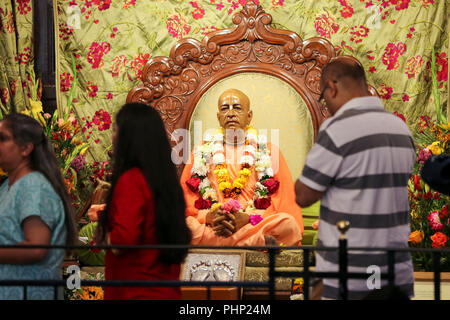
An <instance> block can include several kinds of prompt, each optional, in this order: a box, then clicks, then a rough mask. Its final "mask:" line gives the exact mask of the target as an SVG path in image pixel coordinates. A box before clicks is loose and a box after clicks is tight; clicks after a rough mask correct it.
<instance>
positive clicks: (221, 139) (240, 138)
mask: <svg viewBox="0 0 450 320" xmlns="http://www.w3.org/2000/svg"><path fill="white" fill-rule="evenodd" d="M252 116H253V112H252V110H251V109H250V101H249V98H248V97H247V96H246V95H245V94H244V93H242V92H241V91H239V90H236V89H229V90H226V91H225V92H224V93H223V94H222V95H221V96H220V98H219V103H218V112H217V118H218V120H219V124H220V126H221V129H219V130H217V132H216V133H215V134H213V135H211V137H210V138H205V140H204V141H203V142H202V144H201V145H198V146H196V147H195V148H194V150H193V152H192V154H191V158H190V161H189V162H188V163H187V164H186V166H185V167H184V170H183V173H182V176H181V185H182V187H183V190H184V194H185V199H186V206H187V209H186V221H187V224H188V226H189V227H190V229H191V230H192V233H193V240H192V244H199V245H226V246H228V245H229V246H234V245H237V246H260V245H261V246H263V245H273V244H277V243H279V244H284V245H288V246H292V245H300V244H301V240H302V234H303V218H302V213H301V209H300V207H299V206H298V205H297V204H296V202H295V193H294V183H293V180H292V176H291V173H290V172H289V169H288V166H287V164H286V161H285V160H284V157H283V155H282V154H281V152H280V151H279V149H278V148H277V147H276V146H275V145H273V144H271V143H269V142H267V138H265V137H263V136H258V132H257V131H256V130H255V129H254V128H252V127H251V126H250V122H251V120H252Z"/></svg>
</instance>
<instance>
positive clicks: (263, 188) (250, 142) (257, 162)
mask: <svg viewBox="0 0 450 320" xmlns="http://www.w3.org/2000/svg"><path fill="white" fill-rule="evenodd" d="M223 138H224V134H223V129H221V130H219V131H218V132H216V133H215V134H214V135H213V136H212V137H210V138H209V139H207V140H206V141H205V143H203V144H202V145H201V146H199V147H198V148H197V149H196V150H195V151H194V164H193V167H192V170H191V178H190V179H188V180H187V181H186V184H187V186H188V187H189V189H190V190H191V191H192V192H199V193H200V197H199V198H198V199H197V200H196V201H195V204H194V205H195V207H196V208H197V209H199V210H200V209H209V208H211V207H212V206H213V205H214V204H216V203H217V202H218V198H217V193H216V190H215V189H214V188H213V187H211V182H210V181H209V179H208V177H207V175H208V173H209V164H210V162H211V158H212V163H213V165H214V171H213V173H214V175H215V177H216V179H217V182H218V184H219V191H220V192H222V194H223V195H224V197H225V198H232V199H237V198H238V197H239V195H240V194H241V193H242V190H243V189H244V187H245V186H246V184H247V182H248V178H249V177H250V175H251V168H252V166H255V170H256V171H257V173H258V182H257V183H256V185H255V193H254V198H253V201H249V204H248V207H247V208H248V209H251V208H256V209H267V208H268V207H269V206H270V205H271V199H270V196H271V195H272V194H274V193H275V192H276V191H277V190H278V188H279V186H280V183H279V182H278V180H276V179H275V178H274V174H273V170H272V161H271V158H270V152H269V150H268V149H267V138H266V137H265V136H259V137H258V134H257V131H256V130H255V129H254V128H252V127H250V126H248V127H247V128H246V140H245V149H244V153H243V155H242V157H241V159H240V164H241V170H239V173H238V177H237V178H236V179H234V181H231V179H230V176H229V172H228V169H227V165H226V163H225V152H224V147H223V143H224V142H223ZM247 208H246V209H247ZM253 221H254V223H255V224H257V223H258V222H259V221H260V219H259V218H255V219H253ZM252 224H253V223H252Z"/></svg>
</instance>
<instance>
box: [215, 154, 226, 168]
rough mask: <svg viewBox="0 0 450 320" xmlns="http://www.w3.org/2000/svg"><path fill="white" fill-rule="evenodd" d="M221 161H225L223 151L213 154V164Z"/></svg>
mask: <svg viewBox="0 0 450 320" xmlns="http://www.w3.org/2000/svg"><path fill="white" fill-rule="evenodd" d="M222 163H225V156H224V155H223V153H216V154H215V155H214V156H213V164H214V165H218V164H222Z"/></svg>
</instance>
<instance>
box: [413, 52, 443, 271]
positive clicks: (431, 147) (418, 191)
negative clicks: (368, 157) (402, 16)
mask: <svg viewBox="0 0 450 320" xmlns="http://www.w3.org/2000/svg"><path fill="white" fill-rule="evenodd" d="M433 57H434V58H433V60H432V74H433V77H432V80H433V83H432V84H433V92H434V93H435V94H434V102H435V106H436V115H437V120H436V121H433V120H431V119H430V117H428V116H421V117H420V119H419V121H418V123H417V124H416V127H415V128H414V129H413V131H414V140H415V143H416V150H417V161H416V164H415V167H414V172H413V175H412V176H411V178H410V180H409V182H408V193H409V202H410V208H411V230H412V232H411V234H410V237H409V243H410V245H411V247H416V248H449V247H450V216H449V206H450V197H449V196H446V195H443V194H440V193H438V192H435V191H434V190H432V189H431V188H430V187H429V186H428V185H427V184H426V183H425V182H424V181H423V180H422V179H421V177H420V172H421V170H422V167H423V164H424V163H425V161H427V160H428V159H429V158H430V157H431V156H433V155H441V154H443V155H449V156H450V122H448V121H447V119H446V117H445V116H444V114H443V112H442V110H441V109H440V102H439V95H438V94H437V81H436V67H435V61H434V60H435V55H434V52H433ZM412 256H413V262H414V265H415V268H416V269H417V270H425V271H431V270H433V257H432V254H431V253H427V252H413V253H412ZM441 269H442V271H450V259H448V257H445V256H442V257H441Z"/></svg>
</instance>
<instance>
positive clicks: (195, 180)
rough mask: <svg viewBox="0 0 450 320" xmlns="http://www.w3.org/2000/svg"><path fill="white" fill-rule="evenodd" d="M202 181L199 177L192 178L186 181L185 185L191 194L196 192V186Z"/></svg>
mask: <svg viewBox="0 0 450 320" xmlns="http://www.w3.org/2000/svg"><path fill="white" fill-rule="evenodd" d="M200 182H202V180H201V179H200V178H199V177H196V176H193V177H191V178H190V179H189V180H187V181H186V185H187V186H188V187H189V189H191V191H192V192H197V190H198V186H199V185H200Z"/></svg>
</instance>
